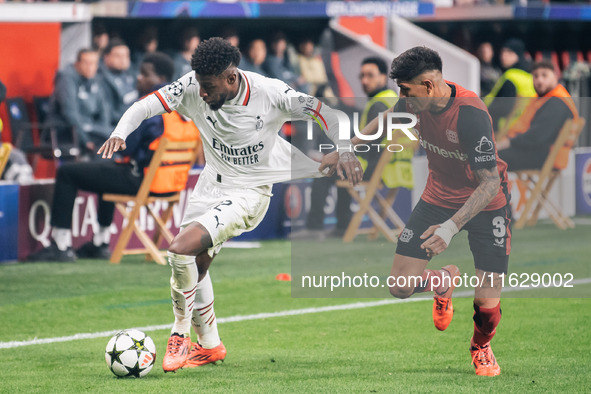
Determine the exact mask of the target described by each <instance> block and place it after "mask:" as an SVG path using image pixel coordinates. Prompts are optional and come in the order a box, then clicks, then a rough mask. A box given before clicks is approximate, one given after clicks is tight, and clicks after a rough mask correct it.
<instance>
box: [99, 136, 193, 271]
mask: <svg viewBox="0 0 591 394" xmlns="http://www.w3.org/2000/svg"><path fill="white" fill-rule="evenodd" d="M199 146H200V142H199V141H198V140H194V141H183V142H171V141H169V140H167V139H166V138H162V139H161V140H160V143H159V145H158V149H156V151H155V152H154V155H153V157H152V160H151V161H150V166H149V167H148V169H147V172H146V173H145V175H144V179H143V181H142V184H141V186H140V189H139V190H138V193H137V194H136V195H135V196H132V195H123V194H104V195H103V200H105V201H112V202H114V203H115V207H116V208H117V210H118V211H119V212H120V213H121V214H122V215H123V218H124V224H125V223H127V224H126V225H125V227H124V228H123V229H122V231H121V235H120V236H119V239H118V240H117V244H116V245H115V249H114V250H113V253H112V254H111V263H119V262H120V261H121V258H122V257H123V255H129V254H145V255H146V258H147V259H152V260H154V261H156V262H157V263H158V264H163V265H164V264H166V260H165V258H164V255H163V253H162V252H160V250H159V248H158V245H159V244H160V243H161V241H162V239H164V240H166V242H168V243H169V244H170V243H171V242H172V240H173V238H174V236H173V235H172V233H171V232H170V230H169V229H168V228H166V222H167V221H168V220H169V219H170V218H171V216H172V209H173V206H174V204H175V203H178V202H179V201H180V196H181V192H180V191H179V192H175V193H168V194H160V195H157V194H152V193H150V188H151V186H152V182H153V181H154V178H155V176H156V172H157V170H158V169H159V168H160V167H171V166H174V165H183V166H185V167H186V172H185V173H183V174H175V177H176V176H181V175H182V176H187V177H188V172H189V170H190V169H191V167H192V166H193V164H194V163H195V160H196V159H197V154H198V149H199ZM185 179H186V178H185ZM185 182H186V181H185ZM157 201H160V202H166V203H168V208H166V210H165V211H164V212H163V214H162V216H160V215H159V213H158V212H157V211H155V210H154V209H153V208H152V207H151V205H153V203H155V202H157ZM128 204H131V205H132V208H131V210H128V209H127V206H128ZM143 207H145V209H146V210H147V212H148V213H149V214H150V215H151V216H152V217H153V218H154V222H155V224H156V229H155V234H154V236H153V237H152V238H150V236H148V235H147V234H146V233H145V232H144V231H143V230H142V229H141V228H140V227H139V226H138V223H137V219H138V218H139V216H140V210H141V209H142V208H143ZM132 233H135V235H136V236H137V238H138V239H139V241H140V242H141V243H142V245H143V246H144V247H143V248H139V249H128V248H127V245H128V244H129V240H130V239H131V235H132Z"/></svg>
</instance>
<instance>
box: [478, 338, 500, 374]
mask: <svg viewBox="0 0 591 394" xmlns="http://www.w3.org/2000/svg"><path fill="white" fill-rule="evenodd" d="M470 354H471V355H472V365H474V368H475V369H476V375H479V376H497V375H500V374H501V367H500V366H499V364H497V359H496V358H495V355H494V354H493V352H492V349H491V348H490V343H489V344H487V345H484V346H478V345H476V344H475V343H474V342H471V344H470Z"/></svg>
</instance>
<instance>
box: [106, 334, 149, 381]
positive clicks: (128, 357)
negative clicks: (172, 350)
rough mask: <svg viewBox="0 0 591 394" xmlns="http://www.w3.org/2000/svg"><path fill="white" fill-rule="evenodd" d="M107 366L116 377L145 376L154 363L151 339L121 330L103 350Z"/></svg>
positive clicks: (144, 335)
mask: <svg viewBox="0 0 591 394" xmlns="http://www.w3.org/2000/svg"><path fill="white" fill-rule="evenodd" d="M105 359H106V360H107V366H108V367H109V369H110V370H111V372H113V373H114V374H115V375H117V376H120V377H121V376H135V377H136V378H141V377H142V376H146V375H147V374H148V373H149V372H150V370H151V369H152V367H153V366H154V361H156V346H155V345H154V341H152V338H150V337H149V336H147V335H146V334H145V333H143V332H141V331H139V330H134V329H130V330H123V331H120V332H118V333H117V334H115V336H113V338H111V339H110V340H109V343H107V348H106V350H105Z"/></svg>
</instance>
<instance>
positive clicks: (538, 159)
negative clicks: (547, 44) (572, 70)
mask: <svg viewBox="0 0 591 394" xmlns="http://www.w3.org/2000/svg"><path fill="white" fill-rule="evenodd" d="M532 75H533V80H534V88H535V89H536V93H537V95H538V97H543V98H535V99H531V100H530V101H529V104H528V106H527V107H526V108H525V110H524V111H523V114H522V115H521V117H520V118H519V119H518V120H517V122H515V124H514V125H513V126H512V127H511V128H510V129H509V132H508V133H507V136H508V137H509V138H507V139H504V140H501V141H499V143H498V144H497V149H498V151H499V157H500V158H501V159H503V160H504V161H505V162H506V163H507V169H508V170H509V171H518V170H531V169H540V168H542V166H543V165H544V162H545V161H546V158H547V157H548V154H549V153H550V148H551V147H552V145H553V144H554V141H556V138H557V137H558V133H559V132H560V130H561V129H562V126H563V125H564V122H566V121H567V120H568V119H573V118H577V117H578V111H577V107H576V106H575V103H574V101H573V100H572V99H571V98H570V97H571V96H570V94H569V93H568V92H567V90H566V89H565V88H564V86H562V85H561V84H559V83H558V76H557V75H556V72H555V70H554V66H553V65H552V62H550V61H548V60H543V61H541V62H537V63H534V65H533V67H532ZM568 151H569V149H568V148H564V149H563V150H562V151H560V152H559V154H558V157H557V161H556V162H555V167H556V168H565V167H566V164H567V161H568V153H569V152H568Z"/></svg>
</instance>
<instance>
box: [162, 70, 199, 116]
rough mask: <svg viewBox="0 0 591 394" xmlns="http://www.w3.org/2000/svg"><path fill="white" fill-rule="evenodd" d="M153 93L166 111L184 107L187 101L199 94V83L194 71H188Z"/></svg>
mask: <svg viewBox="0 0 591 394" xmlns="http://www.w3.org/2000/svg"><path fill="white" fill-rule="evenodd" d="M154 95H155V96H156V97H157V98H158V100H159V101H160V103H161V104H162V106H163V107H164V110H166V112H172V111H175V110H178V109H179V107H186V106H187V103H188V102H189V101H191V100H192V99H194V98H195V97H196V96H197V97H198V96H199V83H198V82H197V79H196V78H195V72H194V71H190V72H188V73H187V74H185V75H183V76H182V77H180V78H179V79H177V80H176V81H174V82H173V83H171V84H170V85H166V86H164V87H162V88H160V89H158V90H157V91H156V92H155V93H154Z"/></svg>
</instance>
